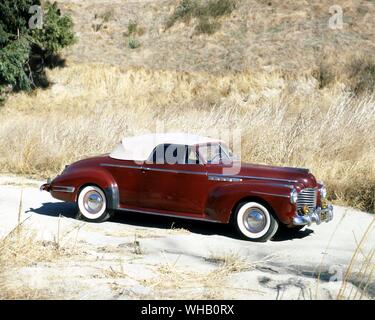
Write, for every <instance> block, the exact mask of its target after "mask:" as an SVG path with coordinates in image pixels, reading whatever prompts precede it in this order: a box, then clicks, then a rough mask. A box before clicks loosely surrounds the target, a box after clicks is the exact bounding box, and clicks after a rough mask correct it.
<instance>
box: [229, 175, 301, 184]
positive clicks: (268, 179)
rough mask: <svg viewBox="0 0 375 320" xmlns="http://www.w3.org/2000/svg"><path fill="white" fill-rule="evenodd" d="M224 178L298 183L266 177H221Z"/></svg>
mask: <svg viewBox="0 0 375 320" xmlns="http://www.w3.org/2000/svg"><path fill="white" fill-rule="evenodd" d="M223 176H224V177H235V178H240V179H254V180H266V181H281V182H289V183H295V182H298V180H289V179H280V178H268V177H256V176H229V175H223Z"/></svg>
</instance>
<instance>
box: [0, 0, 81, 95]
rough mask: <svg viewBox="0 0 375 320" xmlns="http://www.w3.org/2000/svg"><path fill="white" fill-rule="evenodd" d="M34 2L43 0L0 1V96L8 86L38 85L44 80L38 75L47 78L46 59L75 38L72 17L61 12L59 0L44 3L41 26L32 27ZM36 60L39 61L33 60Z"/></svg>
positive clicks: (24, 86) (10, 87)
mask: <svg viewBox="0 0 375 320" xmlns="http://www.w3.org/2000/svg"><path fill="white" fill-rule="evenodd" d="M33 5H40V0H3V1H2V2H1V3H0V12H1V14H0V97H4V92H6V91H9V89H10V90H30V89H32V88H35V87H36V86H37V84H38V83H41V82H40V81H38V79H43V78H46V76H45V74H44V71H43V70H44V66H45V65H46V64H47V62H48V61H53V60H55V59H54V58H53V56H55V55H57V54H58V52H59V51H60V50H61V49H62V48H64V47H66V46H69V45H71V44H72V43H74V41H75V37H74V33H73V22H72V19H71V18H70V17H69V16H62V15H61V12H60V10H59V9H58V7H57V5H56V3H54V4H51V3H49V2H46V3H45V5H44V15H43V25H42V27H41V29H31V28H29V20H30V19H31V18H32V16H33V14H32V13H29V9H30V7H31V6H33ZM35 60H38V61H39V63H35V64H33V63H31V61H35ZM41 65H42V66H41ZM46 66H48V65H46Z"/></svg>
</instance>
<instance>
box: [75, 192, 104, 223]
mask: <svg viewBox="0 0 375 320" xmlns="http://www.w3.org/2000/svg"><path fill="white" fill-rule="evenodd" d="M77 204H78V209H79V212H78V218H79V219H83V220H86V221H90V222H104V221H106V220H108V219H109V218H110V217H111V211H109V210H108V209H107V199H106V197H105V194H104V192H103V190H102V189H100V188H99V187H97V186H86V187H84V188H83V189H82V190H81V191H80V193H79V195H78V200H77Z"/></svg>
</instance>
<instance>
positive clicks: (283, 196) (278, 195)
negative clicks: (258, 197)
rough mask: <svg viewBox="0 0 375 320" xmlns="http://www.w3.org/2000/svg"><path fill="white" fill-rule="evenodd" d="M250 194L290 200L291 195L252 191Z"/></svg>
mask: <svg viewBox="0 0 375 320" xmlns="http://www.w3.org/2000/svg"><path fill="white" fill-rule="evenodd" d="M250 192H251V193H256V194H263V195H267V196H273V197H282V198H290V196H289V195H283V194H275V193H268V192H260V191H250Z"/></svg>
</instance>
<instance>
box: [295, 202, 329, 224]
mask: <svg viewBox="0 0 375 320" xmlns="http://www.w3.org/2000/svg"><path fill="white" fill-rule="evenodd" d="M332 219H333V206H332V205H331V204H329V205H328V206H327V207H326V208H321V207H317V208H316V209H315V210H314V211H312V212H310V213H308V214H305V215H296V216H294V218H293V225H295V226H305V225H308V226H310V225H311V224H312V223H316V224H320V223H321V222H329V221H331V220H332Z"/></svg>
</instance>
